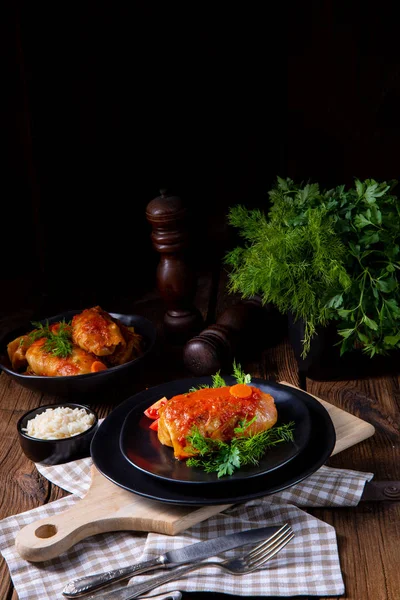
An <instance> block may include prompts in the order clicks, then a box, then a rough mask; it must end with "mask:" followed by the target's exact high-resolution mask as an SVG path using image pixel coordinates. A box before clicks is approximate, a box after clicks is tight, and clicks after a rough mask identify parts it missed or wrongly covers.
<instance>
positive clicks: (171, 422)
mask: <svg viewBox="0 0 400 600" xmlns="http://www.w3.org/2000/svg"><path fill="white" fill-rule="evenodd" d="M246 388H247V391H246ZM235 389H236V390H239V389H240V395H239V396H238V395H235ZM159 415H160V416H159V420H158V439H159V440H160V442H161V443H162V444H165V445H167V446H171V447H173V449H174V456H175V458H178V459H185V458H188V457H190V456H194V455H195V454H196V451H195V450H194V448H193V447H192V446H190V444H189V443H188V441H187V437H188V436H189V435H190V434H191V433H192V432H193V429H194V428H196V429H197V430H198V431H199V432H200V433H201V434H202V435H203V436H204V437H208V438H213V439H219V440H221V441H229V440H231V439H232V438H234V437H235V436H236V435H237V434H236V433H235V431H234V430H235V428H237V427H238V426H239V425H241V424H242V423H243V422H250V421H251V420H252V419H254V421H253V422H252V423H251V424H250V425H249V426H248V427H247V428H246V430H245V435H246V436H251V435H255V434H256V433H259V432H261V431H265V430H267V429H270V428H271V427H273V425H275V423H276V421H277V418H278V415H277V410H276V406H275V401H274V399H273V397H272V396H271V395H270V394H266V393H264V392H262V391H261V390H259V389H258V388H256V387H254V386H250V385H245V384H240V388H239V387H238V386H236V385H234V386H232V387H229V386H225V387H221V388H205V389H200V390H197V391H195V392H189V393H187V394H180V395H178V396H174V397H173V398H171V399H170V400H168V402H167V403H166V404H164V405H163V406H161V407H160V408H159Z"/></svg>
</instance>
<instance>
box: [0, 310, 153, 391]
mask: <svg viewBox="0 0 400 600" xmlns="http://www.w3.org/2000/svg"><path fill="white" fill-rule="evenodd" d="M80 312H82V311H81V310H70V311H67V312H64V313H61V314H59V315H56V316H54V317H50V318H48V319H43V320H42V321H40V322H41V323H43V324H46V322H48V323H49V324H51V323H55V322H57V321H61V320H63V319H65V321H67V322H68V321H70V320H71V319H72V317H73V316H74V315H76V314H79V313H80ZM109 314H110V315H111V316H112V317H114V318H116V319H119V320H120V321H121V322H122V323H123V324H124V325H126V326H127V327H134V328H135V331H136V332H137V333H139V334H140V335H142V336H143V338H144V351H143V354H141V356H139V357H138V358H136V359H134V360H131V361H129V362H127V363H125V364H124V365H119V366H117V367H111V368H109V369H106V370H104V371H99V372H97V373H88V374H86V375H71V376H61V377H43V376H40V375H22V374H21V373H17V372H16V371H14V370H13V369H12V368H11V364H10V361H9V359H8V355H7V344H8V343H9V342H11V341H12V340H14V339H15V338H17V337H18V336H20V335H24V334H26V333H27V332H29V331H31V330H32V329H33V326H32V325H30V326H29V325H28V326H27V327H24V328H21V327H20V328H18V330H15V331H12V332H10V333H8V334H7V335H6V336H5V337H4V339H3V340H2V341H1V344H0V369H2V370H3V371H4V372H5V373H7V374H8V375H10V377H12V378H13V379H15V380H16V381H17V382H18V383H19V384H21V385H23V386H24V387H27V388H29V389H32V390H37V391H40V392H43V393H45V394H52V395H55V396H63V397H64V396H66V397H70V398H72V397H73V398H76V397H77V396H82V395H85V396H86V395H88V394H91V395H93V394H97V395H102V394H104V393H105V392H107V390H111V389H115V387H116V386H119V385H123V384H125V383H127V382H128V380H129V379H132V377H133V376H134V372H135V370H136V369H137V367H138V365H139V364H140V363H141V361H142V360H143V359H145V358H146V357H147V355H148V354H149V353H150V351H151V350H152V348H153V346H154V343H155V340H156V329H155V327H154V325H153V323H151V321H149V320H148V319H146V318H145V317H142V316H140V315H124V314H118V313H109Z"/></svg>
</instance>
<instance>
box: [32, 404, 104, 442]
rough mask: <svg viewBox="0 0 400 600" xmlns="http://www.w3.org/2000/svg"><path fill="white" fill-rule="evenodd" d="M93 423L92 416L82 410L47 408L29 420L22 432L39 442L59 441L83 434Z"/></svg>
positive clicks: (93, 418)
mask: <svg viewBox="0 0 400 600" xmlns="http://www.w3.org/2000/svg"><path fill="white" fill-rule="evenodd" d="M94 421H95V417H94V415H93V414H88V413H87V412H86V410H85V409H84V408H74V409H72V408H69V407H64V406H62V407H57V408H47V409H46V410H45V411H44V412H42V413H40V414H39V415H36V417H35V418H34V419H30V420H29V421H28V422H27V424H26V425H27V426H26V428H25V429H23V431H24V432H25V433H27V434H28V435H30V436H31V437H34V438H39V439H41V440H59V439H62V438H68V437H72V436H74V435H78V434H79V433H83V432H84V431H86V430H87V429H89V428H90V427H91V426H92V425H93V423H94Z"/></svg>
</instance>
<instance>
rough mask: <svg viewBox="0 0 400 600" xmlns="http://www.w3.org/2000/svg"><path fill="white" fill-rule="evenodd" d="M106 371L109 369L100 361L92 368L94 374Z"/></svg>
mask: <svg viewBox="0 0 400 600" xmlns="http://www.w3.org/2000/svg"><path fill="white" fill-rule="evenodd" d="M105 369H107V367H106V365H105V364H104V363H102V362H100V361H99V360H95V361H94V363H92V366H91V367H90V370H91V371H92V373H98V372H99V371H104V370H105Z"/></svg>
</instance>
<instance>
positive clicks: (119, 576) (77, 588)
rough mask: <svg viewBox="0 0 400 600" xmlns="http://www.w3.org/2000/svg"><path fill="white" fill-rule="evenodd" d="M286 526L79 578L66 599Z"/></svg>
mask: <svg viewBox="0 0 400 600" xmlns="http://www.w3.org/2000/svg"><path fill="white" fill-rule="evenodd" d="M283 527H285V525H278V526H272V527H259V528H257V529H247V530H246V531H240V532H238V533H231V534H229V535H225V536H222V537H217V538H213V539H211V540H207V541H205V542H196V543H195V544H190V545H189V546H184V547H183V548H179V549H178V550H170V551H169V552H166V553H165V554H161V555H160V556H158V557H157V558H154V559H151V560H146V561H144V562H141V563H137V564H135V565H131V566H129V567H124V568H121V569H115V570H113V571H107V572H105V573H98V574H95V575H87V576H84V577H79V578H78V579H74V580H73V581H71V582H70V583H68V584H67V585H66V587H65V588H64V590H63V595H64V596H66V597H67V598H77V597H79V596H82V595H83V594H87V593H88V592H92V591H93V590H97V589H99V588H102V587H104V586H106V585H109V584H110V583H114V582H115V581H121V580H123V579H127V578H128V577H132V576H133V575H138V574H139V573H145V572H146V571H150V570H154V569H159V568H165V567H174V566H177V565H183V564H186V563H191V562H197V561H200V560H203V559H204V558H210V557H211V556H217V555H218V554H221V553H222V552H225V551H226V550H232V549H233V548H238V547H239V546H245V545H246V544H252V543H256V542H259V541H262V540H265V539H268V538H269V537H271V536H272V535H275V534H276V533H278V531H280V530H281V529H283Z"/></svg>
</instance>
